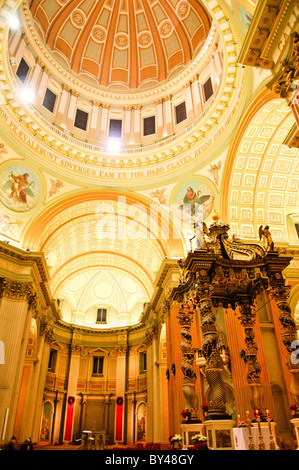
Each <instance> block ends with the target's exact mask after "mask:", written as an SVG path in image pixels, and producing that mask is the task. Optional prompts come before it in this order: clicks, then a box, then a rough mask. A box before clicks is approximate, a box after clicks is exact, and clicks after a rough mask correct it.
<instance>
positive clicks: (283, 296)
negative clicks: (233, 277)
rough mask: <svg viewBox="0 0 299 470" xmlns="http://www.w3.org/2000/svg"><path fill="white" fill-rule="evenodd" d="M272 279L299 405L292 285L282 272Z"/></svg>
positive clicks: (298, 367) (291, 388) (274, 296)
mask: <svg viewBox="0 0 299 470" xmlns="http://www.w3.org/2000/svg"><path fill="white" fill-rule="evenodd" d="M270 281H271V282H270V286H271V291H270V294H271V296H272V298H273V299H274V300H275V302H276V304H277V307H278V309H279V320H280V323H281V325H282V332H281V337H282V342H283V344H284V346H285V348H286V350H287V353H288V355H287V359H286V365H287V367H288V369H289V371H290V376H291V383H290V391H291V394H292V396H293V398H294V402H295V403H296V405H297V407H299V363H298V358H297V356H296V355H294V350H295V349H296V346H297V341H296V340H297V330H296V324H295V321H294V319H293V318H292V312H291V309H290V306H289V303H288V298H289V295H290V289H291V287H290V286H287V285H285V280H284V279H283V277H282V275H281V274H280V273H276V275H275V276H273V277H271V278H270ZM294 345H295V346H294Z"/></svg>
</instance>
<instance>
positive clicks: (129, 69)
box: [30, 0, 210, 89]
mask: <svg viewBox="0 0 299 470" xmlns="http://www.w3.org/2000/svg"><path fill="white" fill-rule="evenodd" d="M30 10H31V13H32V16H33V18H34V20H35V21H36V23H37V25H38V27H39V29H40V31H41V32H42V34H43V36H44V40H45V43H46V45H47V47H48V48H49V49H50V50H52V51H53V52H54V53H55V55H56V59H57V60H59V58H60V62H61V64H62V65H65V66H66V68H67V69H69V70H72V71H73V72H75V73H76V74H78V75H81V76H82V77H83V76H84V77H85V78H88V79H90V80H92V83H93V84H98V85H100V86H102V87H113V88H118V89H121V88H124V89H137V88H142V87H143V86H146V87H151V86H155V85H157V83H159V82H163V81H164V80H166V79H168V78H170V77H172V76H174V74H177V73H179V72H180V71H181V70H182V68H183V67H184V66H185V65H186V64H188V63H189V62H190V61H191V59H192V58H193V57H194V55H195V54H196V53H197V52H198V50H199V49H200V47H201V46H202V45H203V42H204V40H205V39H206V37H207V35H208V32H209V29H210V20H209V18H208V15H207V14H206V12H205V10H204V9H203V7H202V6H201V4H200V3H199V2H198V1H197V0H190V1H188V2H187V1H185V0H98V1H95V0H72V1H66V0H54V1H49V0H33V1H32V3H31V7H30Z"/></svg>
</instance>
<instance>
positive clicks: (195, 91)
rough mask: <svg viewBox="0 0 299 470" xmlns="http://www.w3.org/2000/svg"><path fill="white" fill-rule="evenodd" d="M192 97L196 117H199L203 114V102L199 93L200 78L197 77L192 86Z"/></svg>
mask: <svg viewBox="0 0 299 470" xmlns="http://www.w3.org/2000/svg"><path fill="white" fill-rule="evenodd" d="M191 89H192V97H193V103H194V110H195V116H199V115H200V114H201V113H202V102H201V97H200V91H199V83H198V77H195V78H194V79H193V81H192V85H191Z"/></svg>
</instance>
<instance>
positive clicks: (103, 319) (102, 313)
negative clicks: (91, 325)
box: [97, 308, 107, 323]
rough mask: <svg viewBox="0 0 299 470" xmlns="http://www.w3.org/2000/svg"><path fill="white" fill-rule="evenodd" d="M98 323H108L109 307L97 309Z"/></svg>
mask: <svg viewBox="0 0 299 470" xmlns="http://www.w3.org/2000/svg"><path fill="white" fill-rule="evenodd" d="M97 323H107V309H106V308H98V309H97Z"/></svg>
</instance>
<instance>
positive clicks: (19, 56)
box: [15, 38, 26, 70]
mask: <svg viewBox="0 0 299 470" xmlns="http://www.w3.org/2000/svg"><path fill="white" fill-rule="evenodd" d="M25 47H26V42H25V40H24V39H23V38H22V39H21V41H20V43H19V44H18V47H17V49H16V51H15V70H17V69H18V67H19V65H20V62H21V60H22V58H23V55H24V50H25Z"/></svg>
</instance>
